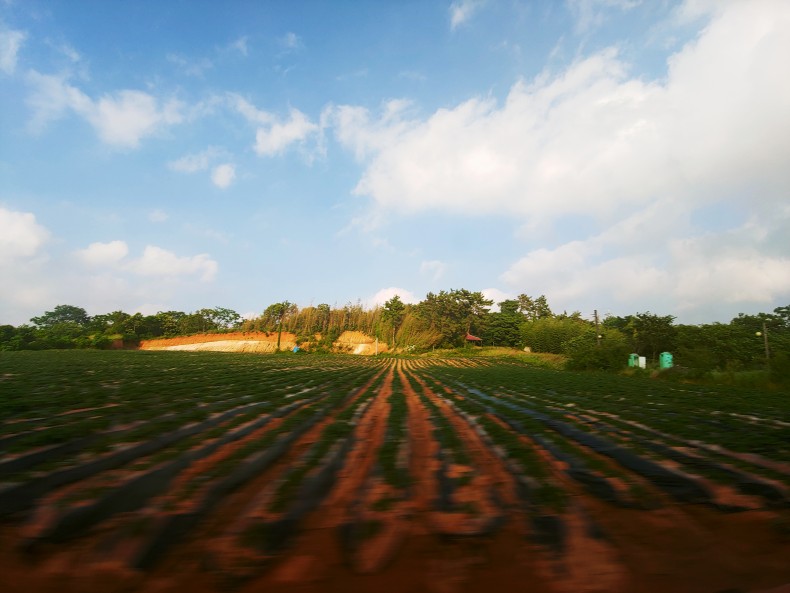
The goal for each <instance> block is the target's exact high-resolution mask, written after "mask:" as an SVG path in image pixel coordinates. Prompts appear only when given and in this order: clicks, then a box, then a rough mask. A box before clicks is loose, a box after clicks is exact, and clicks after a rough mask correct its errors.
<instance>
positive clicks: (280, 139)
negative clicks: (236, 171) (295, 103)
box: [255, 109, 319, 156]
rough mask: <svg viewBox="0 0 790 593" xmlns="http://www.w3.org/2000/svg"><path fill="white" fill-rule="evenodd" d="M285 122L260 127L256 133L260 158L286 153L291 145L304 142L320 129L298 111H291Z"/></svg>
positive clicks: (256, 145)
mask: <svg viewBox="0 0 790 593" xmlns="http://www.w3.org/2000/svg"><path fill="white" fill-rule="evenodd" d="M289 115H290V117H289V119H288V120H287V121H285V122H279V121H278V122H275V123H272V124H271V125H270V126H268V127H260V128H258V131H257V132H256V133H255V152H256V153H258V154H259V155H260V156H273V155H276V154H280V153H282V152H284V151H285V150H286V149H287V148H288V147H289V146H290V145H291V144H294V143H297V142H303V141H304V140H305V139H307V137H308V136H310V135H311V134H314V133H316V132H318V130H319V128H318V126H317V125H316V124H314V123H313V122H311V121H310V120H309V119H308V117H307V116H306V115H305V114H304V113H302V112H301V111H299V110H298V109H291V112H290V114H289Z"/></svg>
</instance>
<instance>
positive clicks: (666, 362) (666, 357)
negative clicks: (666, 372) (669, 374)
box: [658, 352, 672, 369]
mask: <svg viewBox="0 0 790 593" xmlns="http://www.w3.org/2000/svg"><path fill="white" fill-rule="evenodd" d="M658 368H660V369H671V368H672V354H670V353H669V352H662V353H661V354H659V355H658Z"/></svg>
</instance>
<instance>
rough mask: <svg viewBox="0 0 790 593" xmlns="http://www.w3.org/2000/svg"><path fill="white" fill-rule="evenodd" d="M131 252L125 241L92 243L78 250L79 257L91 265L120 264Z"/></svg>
mask: <svg viewBox="0 0 790 593" xmlns="http://www.w3.org/2000/svg"><path fill="white" fill-rule="evenodd" d="M128 253H129V246H128V245H126V242H125V241H110V242H109V243H91V244H90V245H88V247H86V248H85V249H80V250H78V251H77V257H79V259H80V260H82V262H83V263H85V264H87V265H89V266H112V265H115V264H118V263H119V262H120V261H121V260H122V259H123V258H125V257H126V256H127V255H128Z"/></svg>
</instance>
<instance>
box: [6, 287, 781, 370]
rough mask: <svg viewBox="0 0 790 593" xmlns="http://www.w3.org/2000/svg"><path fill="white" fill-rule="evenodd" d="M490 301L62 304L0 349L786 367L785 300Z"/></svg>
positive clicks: (460, 294) (17, 330)
mask: <svg viewBox="0 0 790 593" xmlns="http://www.w3.org/2000/svg"><path fill="white" fill-rule="evenodd" d="M493 304H494V303H493V301H492V300H490V299H487V298H485V296H484V295H483V294H482V293H481V292H473V291H469V290H465V289H451V290H448V291H444V290H442V291H440V292H438V293H433V292H429V293H428V294H427V295H426V297H425V299H423V300H422V301H420V302H419V303H416V304H409V303H404V302H403V301H402V300H401V298H400V297H398V296H394V297H392V298H391V299H389V300H388V301H387V302H386V303H385V304H384V305H383V306H376V307H372V308H369V307H365V306H363V305H362V303H361V302H357V303H350V302H349V303H346V304H345V305H343V306H337V305H334V306H330V305H329V304H326V303H322V304H319V305H316V306H313V305H310V306H307V307H301V308H300V307H298V306H297V305H295V304H294V303H291V302H289V301H283V302H278V303H273V304H271V305H269V306H268V307H266V308H265V309H264V310H263V313H262V314H261V315H259V316H257V317H255V318H254V319H242V318H241V316H240V315H239V314H238V313H237V312H236V311H233V310H231V309H227V308H223V307H214V308H204V309H199V310H198V311H194V312H190V313H185V312H182V311H160V312H158V313H156V314H155V315H142V314H141V313H135V314H129V313H125V312H123V311H113V312H112V313H106V314H102V315H94V316H90V315H88V314H87V312H86V311H85V310H84V309H82V308H81V307H77V306H73V305H58V306H57V307H55V308H54V310H52V311H47V312H45V313H43V314H42V315H40V316H37V317H33V318H32V319H31V320H30V323H29V324H23V325H20V326H18V327H14V326H12V325H0V350H39V349H49V348H109V347H119V346H121V345H125V346H126V347H134V346H135V345H137V344H138V343H139V342H140V340H143V339H152V338H168V337H177V336H187V335H194V334H201V333H218V332H229V331H242V332H253V331H260V332H278V331H287V332H291V333H293V334H295V335H296V336H297V341H299V342H300V343H301V342H308V343H312V344H313V346H314V347H319V348H320V347H322V346H330V345H331V344H332V343H333V342H334V341H335V340H336V339H337V337H338V336H339V335H340V334H341V333H342V332H344V331H347V330H351V331H359V332H363V333H365V334H368V335H370V336H375V337H377V338H379V339H380V340H382V341H383V342H385V343H388V344H390V345H391V346H393V347H394V348H395V349H396V350H399V351H402V352H403V351H408V352H419V351H425V350H427V349H431V348H457V347H463V346H468V345H469V343H470V342H469V341H468V340H467V336H470V335H471V336H475V337H478V338H481V339H482V344H483V345H487V346H506V347H511V348H519V349H522V348H525V347H528V348H529V349H530V350H531V351H533V352H545V353H555V354H563V355H566V356H567V357H568V364H569V366H570V367H571V368H579V369H613V368H621V367H622V366H623V364H624V361H625V360H627V357H628V354H630V353H637V354H639V355H641V356H645V357H646V358H647V359H649V360H650V361H652V362H655V361H656V360H657V358H658V356H659V354H660V353H661V352H665V351H666V352H671V353H672V354H673V356H674V360H675V363H676V364H677V365H679V366H682V367H687V368H691V369H704V370H720V371H742V370H750V369H760V368H765V367H766V365H767V363H768V362H769V361H774V362H775V364H774V365H773V366H774V367H777V368H785V367H788V366H790V364H788V362H790V361H789V360H788V357H789V356H790V306H786V307H778V308H776V309H774V311H773V312H772V313H760V314H757V315H746V314H739V315H738V316H737V317H736V318H734V319H732V320H731V321H730V322H729V323H711V324H703V325H683V324H676V323H675V317H674V316H672V315H664V316H662V315H656V314H653V313H650V312H644V313H636V314H633V315H628V316H625V317H619V316H606V317H604V318H603V319H600V320H598V319H597V315H596V319H595V320H590V319H585V318H583V317H582V314H581V313H580V312H578V311H575V312H573V313H570V314H568V313H567V312H565V311H563V312H562V313H556V312H553V311H552V310H551V307H550V306H549V303H548V301H547V299H546V297H545V296H543V295H540V296H538V297H531V296H529V295H526V294H522V295H519V296H518V297H517V298H515V299H510V300H505V301H502V302H500V303H498V306H499V307H498V309H499V310H498V311H492V307H493ZM475 343H477V342H475Z"/></svg>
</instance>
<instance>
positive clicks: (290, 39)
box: [279, 31, 303, 51]
mask: <svg viewBox="0 0 790 593" xmlns="http://www.w3.org/2000/svg"><path fill="white" fill-rule="evenodd" d="M279 43H280V45H281V46H282V47H283V48H284V49H286V50H289V51H293V50H296V49H300V48H301V47H303V44H302V39H301V38H300V37H299V36H298V35H297V34H296V33H293V32H292V31H289V32H288V33H286V34H285V35H283V36H282V37H280V39H279Z"/></svg>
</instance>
